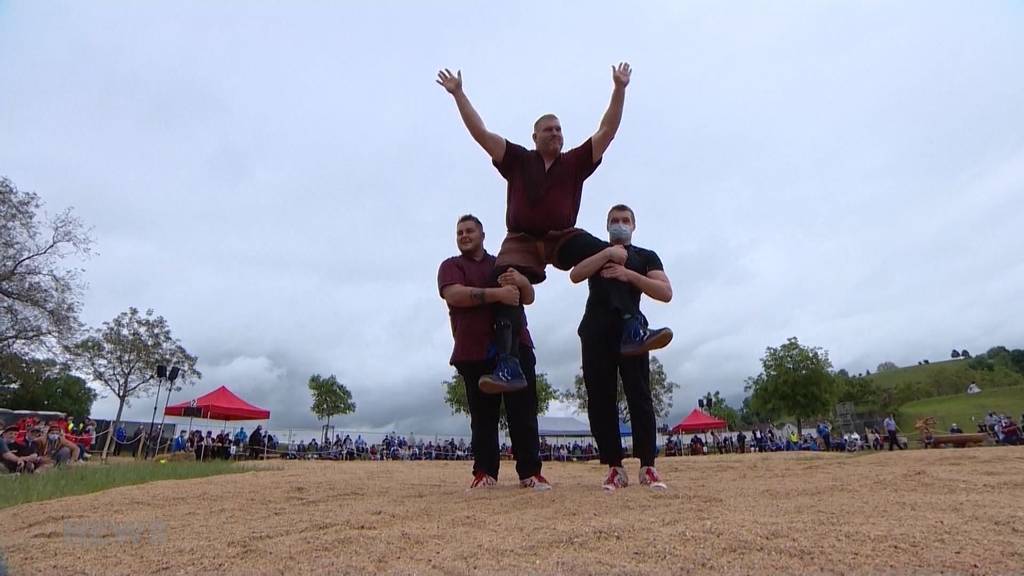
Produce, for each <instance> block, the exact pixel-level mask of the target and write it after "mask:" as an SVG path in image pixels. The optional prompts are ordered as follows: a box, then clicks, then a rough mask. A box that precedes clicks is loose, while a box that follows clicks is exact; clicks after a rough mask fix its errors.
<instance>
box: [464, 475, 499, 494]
mask: <svg viewBox="0 0 1024 576" xmlns="http://www.w3.org/2000/svg"><path fill="white" fill-rule="evenodd" d="M497 484H498V480H497V479H495V478H494V476H491V475H490V474H485V473H483V472H477V473H476V474H474V475H473V483H472V484H470V485H469V489H470V490H474V489H476V488H490V487H492V486H496V485H497Z"/></svg>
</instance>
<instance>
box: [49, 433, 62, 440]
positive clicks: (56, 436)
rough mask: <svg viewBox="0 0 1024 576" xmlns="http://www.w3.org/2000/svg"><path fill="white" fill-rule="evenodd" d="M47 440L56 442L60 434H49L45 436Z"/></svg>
mask: <svg viewBox="0 0 1024 576" xmlns="http://www.w3.org/2000/svg"><path fill="white" fill-rule="evenodd" d="M47 438H49V439H50V440H56V439H58V438H60V434H50V435H49V436H47Z"/></svg>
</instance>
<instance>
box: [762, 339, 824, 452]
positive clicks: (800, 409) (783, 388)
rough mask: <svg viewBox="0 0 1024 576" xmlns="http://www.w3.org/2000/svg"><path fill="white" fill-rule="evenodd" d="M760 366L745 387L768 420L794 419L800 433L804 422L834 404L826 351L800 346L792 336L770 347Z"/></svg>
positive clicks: (822, 412)
mask: <svg viewBox="0 0 1024 576" xmlns="http://www.w3.org/2000/svg"><path fill="white" fill-rule="evenodd" d="M761 366H762V369H763V371H762V372H761V373H760V374H758V375H757V376H755V377H752V378H748V379H747V385H746V388H745V390H746V391H747V392H749V393H750V396H751V407H752V408H753V409H754V410H755V411H756V412H758V413H761V414H764V415H766V416H768V417H778V416H783V415H788V416H793V417H794V418H796V426H797V431H798V432H799V433H802V432H803V421H804V420H805V419H807V418H812V417H814V416H818V415H821V414H824V413H827V412H828V411H829V410H830V409H831V408H832V405H833V404H834V403H835V398H836V385H835V378H834V376H833V375H832V362H831V361H830V360H829V358H828V351H826V350H823V349H822V348H819V347H809V346H803V345H801V344H800V342H799V340H797V338H796V337H792V338H789V339H787V340H786V343H785V344H783V345H782V346H779V347H777V348H776V347H772V346H769V347H768V348H767V349H766V350H765V355H764V356H763V357H762V358H761Z"/></svg>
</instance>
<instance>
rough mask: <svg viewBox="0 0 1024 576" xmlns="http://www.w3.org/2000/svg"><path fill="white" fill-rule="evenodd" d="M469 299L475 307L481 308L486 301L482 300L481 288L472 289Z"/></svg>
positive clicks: (482, 292) (482, 291)
mask: <svg viewBox="0 0 1024 576" xmlns="http://www.w3.org/2000/svg"><path fill="white" fill-rule="evenodd" d="M470 297H471V298H472V299H473V302H474V303H475V304H476V305H477V306H482V305H484V304H486V303H487V300H486V299H485V298H484V290H483V288H474V289H473V291H472V292H470Z"/></svg>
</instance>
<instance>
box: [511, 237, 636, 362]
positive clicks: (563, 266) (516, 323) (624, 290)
mask: <svg viewBox="0 0 1024 576" xmlns="http://www.w3.org/2000/svg"><path fill="white" fill-rule="evenodd" d="M608 246H610V244H609V243H608V242H605V241H604V240H601V239H600V238H597V237H595V236H594V235H592V234H590V233H589V232H580V233H578V234H575V235H573V236H572V237H571V238H569V239H567V240H566V241H565V242H564V243H563V244H562V246H561V247H560V248H559V250H558V253H557V254H556V255H555V263H554V264H555V267H556V268H558V269H560V270H571V269H572V268H573V267H574V266H576V265H577V264H579V263H580V262H583V261H584V260H586V259H587V258H590V257H591V256H593V255H595V254H597V253H598V252H600V251H602V250H604V249H605V248H607V247H608ZM519 271H520V272H524V270H519ZM504 272H505V269H501V268H498V269H495V271H494V273H495V276H494V278H495V282H496V281H497V277H498V276H499V275H501V274H502V273H504ZM524 275H526V274H525V272H524ZM527 277H529V276H527ZM608 290H609V296H610V298H611V303H612V308H613V309H614V310H615V311H616V312H617V313H618V315H619V316H621V317H623V318H628V317H630V316H634V315H636V314H639V313H640V310H639V309H638V308H637V306H636V303H635V302H634V301H633V299H632V297H631V296H630V285H629V283H628V282H609V283H608ZM524 317H525V316H524V313H523V307H522V305H520V306H509V305H507V304H495V305H494V344H495V347H496V348H497V349H498V352H499V353H501V354H512V355H513V356H515V355H516V348H517V346H515V345H514V344H515V342H516V338H517V337H518V336H517V335H518V334H519V333H520V332H521V331H522V327H523V318H524ZM617 336H621V332H620V334H618V335H617Z"/></svg>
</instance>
